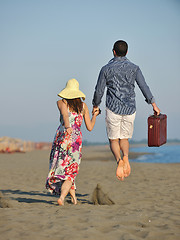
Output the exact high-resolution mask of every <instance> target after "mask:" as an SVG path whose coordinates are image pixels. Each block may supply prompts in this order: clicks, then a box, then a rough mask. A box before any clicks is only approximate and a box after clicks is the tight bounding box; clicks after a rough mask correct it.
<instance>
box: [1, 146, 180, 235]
mask: <svg viewBox="0 0 180 240" xmlns="http://www.w3.org/2000/svg"><path fill="white" fill-rule="evenodd" d="M49 153H50V151H49V150H47V151H38V150H37V151H33V152H27V153H15V154H1V155H0V169H1V174H0V191H1V193H2V194H1V195H0V203H1V208H0V239H3V240H21V239H24V240H30V239H31V240H32V239H33V240H51V239H53V240H69V239H73V240H82V239H88V240H89V239H90V240H101V239H103V240H139V239H148V240H161V239H163V240H179V239H180V187H179V183H180V180H179V172H180V164H152V163H135V162H132V163H131V166H132V173H131V175H130V176H129V177H128V178H126V179H125V181H124V182H120V181H118V180H117V179H116V176H115V170H116V163H115V161H114V160H113V156H112V154H111V152H110V151H109V148H108V147H107V146H96V147H93V146H91V147H84V148H83V159H82V162H81V165H80V172H79V175H78V176H77V179H76V185H77V198H78V205H72V204H71V203H70V198H69V197H67V199H66V202H65V206H62V207H60V206H58V205H57V196H52V195H49V194H47V193H46V190H45V181H46V177H47V174H48V168H49V166H48V162H49ZM97 184H100V185H101V187H102V190H103V191H104V192H105V193H107V194H108V196H109V197H110V198H111V199H112V200H113V201H114V202H115V204H114V205H110V206H109V205H93V204H92V193H93V190H94V188H95V187H96V185H97Z"/></svg>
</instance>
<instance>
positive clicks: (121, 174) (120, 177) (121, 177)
mask: <svg viewBox="0 0 180 240" xmlns="http://www.w3.org/2000/svg"><path fill="white" fill-rule="evenodd" d="M123 166H124V163H123V161H122V160H121V159H120V160H119V162H118V166H117V170H116V177H117V179H118V180H121V181H123V180H124V170H123Z"/></svg>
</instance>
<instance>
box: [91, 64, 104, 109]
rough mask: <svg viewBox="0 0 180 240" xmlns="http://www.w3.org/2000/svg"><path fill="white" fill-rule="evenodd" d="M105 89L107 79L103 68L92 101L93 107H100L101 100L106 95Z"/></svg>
mask: <svg viewBox="0 0 180 240" xmlns="http://www.w3.org/2000/svg"><path fill="white" fill-rule="evenodd" d="M105 87H106V78H105V73H104V69H103V68H102V69H101V71H100V73H99V77H98V80H97V84H96V87H95V91H94V97H93V100H92V104H93V106H99V105H100V103H101V99H102V97H103V95H104V90H105Z"/></svg>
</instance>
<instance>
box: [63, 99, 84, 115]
mask: <svg viewBox="0 0 180 240" xmlns="http://www.w3.org/2000/svg"><path fill="white" fill-rule="evenodd" d="M65 100H66V102H67V104H68V107H69V109H70V111H72V112H77V113H81V112H82V110H83V102H82V100H81V98H74V99H65Z"/></svg>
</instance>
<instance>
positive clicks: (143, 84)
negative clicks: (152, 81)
mask: <svg viewBox="0 0 180 240" xmlns="http://www.w3.org/2000/svg"><path fill="white" fill-rule="evenodd" d="M136 82H137V85H138V86H139V88H140V90H141V92H142V94H143V95H144V97H145V101H146V102H147V103H148V104H151V105H152V107H153V110H154V114H157V115H159V114H160V109H159V108H158V107H157V105H156V103H155V99H154V97H153V95H152V93H151V91H150V89H149V87H148V85H147V83H146V81H145V79H144V76H143V74H142V72H141V70H140V68H138V70H137V76H136Z"/></svg>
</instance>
